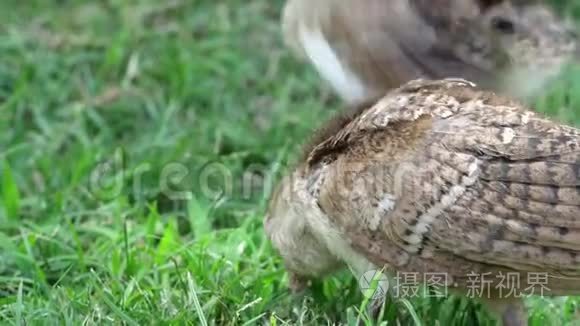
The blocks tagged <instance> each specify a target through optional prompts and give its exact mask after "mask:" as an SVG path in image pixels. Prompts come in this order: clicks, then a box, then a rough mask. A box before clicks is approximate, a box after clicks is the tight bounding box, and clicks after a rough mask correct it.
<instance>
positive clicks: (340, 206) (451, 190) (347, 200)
mask: <svg viewBox="0 0 580 326" xmlns="http://www.w3.org/2000/svg"><path fill="white" fill-rule="evenodd" d="M265 230H266V233H267V234H268V236H269V238H270V240H271V241H272V243H273V245H274V246H275V247H276V249H277V250H278V251H279V253H280V254H281V256H282V257H283V259H284V261H285V264H286V267H287V270H288V272H289V274H290V280H291V287H292V288H293V289H294V290H300V289H301V288H302V287H303V286H304V285H305V284H306V283H305V282H306V280H308V279H309V278H312V277H323V276H325V275H328V274H329V273H332V272H333V271H336V270H339V269H341V268H344V267H345V266H348V267H349V268H350V269H351V270H352V271H353V272H354V273H355V274H356V276H360V275H362V274H364V273H365V272H366V271H370V270H374V269H379V270H380V269H382V268H385V270H386V271H387V272H389V273H390V274H391V275H393V274H394V273H399V272H412V273H418V274H419V275H421V276H425V275H426V274H428V273H444V274H445V275H446V276H447V278H446V280H447V281H446V286H448V287H449V288H450V289H452V290H454V291H457V292H460V293H464V294H465V292H466V291H467V289H468V286H469V282H470V275H486V276H487V277H488V279H489V282H490V283H489V284H488V285H489V287H490V289H491V291H490V292H489V293H486V294H484V295H482V296H481V297H480V299H481V300H483V301H484V302H485V303H487V304H488V306H489V307H490V308H491V309H492V310H493V311H495V312H497V313H498V314H499V316H500V318H501V319H502V320H503V322H504V324H505V325H525V320H526V318H525V313H524V308H523V305H522V303H521V301H520V299H519V298H517V297H505V293H504V295H503V296H502V293H501V292H500V293H498V292H497V289H498V286H499V284H498V283H499V281H500V280H501V279H500V278H499V276H501V275H507V274H508V273H509V275H516V276H518V279H519V280H520V282H518V284H517V285H513V287H514V288H515V290H516V291H521V292H520V293H524V292H525V290H526V289H530V288H532V287H533V284H532V281H531V280H530V278H529V276H530V275H540V274H541V273H545V275H546V277H547V280H546V284H545V285H546V289H542V294H543V295H568V294H578V293H580V281H579V280H580V279H579V276H580V130H578V129H575V128H573V127H568V126H565V125H560V124H557V123H554V122H552V121H550V120H547V119H545V118H543V117H541V116H539V115H538V114H536V113H533V112H531V111H529V110H527V109H526V108H525V107H524V106H522V105H520V104H519V103H518V102H515V101H512V100H509V99H507V98H504V97H501V96H498V95H495V94H494V93H491V92H486V91H481V90H478V89H477V88H476V87H474V85H473V84H471V83H469V82H466V81H463V80H451V79H448V80H441V81H425V80H417V81H412V82H410V83H408V84H405V85H404V86H402V87H400V88H398V89H396V90H393V91H391V92H390V93H388V94H387V95H386V96H384V97H383V98H382V99H381V100H379V101H378V102H377V103H375V104H374V105H370V106H361V107H360V109H359V110H357V111H356V112H355V113H354V114H353V115H351V116H348V117H343V118H340V119H337V120H335V121H333V122H331V123H329V124H328V125H327V126H326V128H322V130H321V132H320V133H319V134H318V135H317V136H316V137H314V140H313V142H312V144H311V145H309V146H307V147H306V149H305V155H304V158H303V160H302V161H301V162H300V163H299V164H298V165H297V166H296V168H295V169H294V170H293V171H291V172H290V173H289V174H288V176H287V177H286V178H285V179H284V180H283V181H282V182H281V184H280V185H279V187H278V189H277V190H276V191H275V193H274V195H273V197H272V200H271V202H270V207H269V210H268V213H267V216H266V219H265ZM535 294H538V293H535Z"/></svg>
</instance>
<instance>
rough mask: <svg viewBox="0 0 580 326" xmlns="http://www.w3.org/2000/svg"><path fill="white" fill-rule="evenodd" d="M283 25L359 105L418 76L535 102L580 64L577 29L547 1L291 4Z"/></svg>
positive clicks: (303, 53) (326, 0) (304, 0)
mask: <svg viewBox="0 0 580 326" xmlns="http://www.w3.org/2000/svg"><path fill="white" fill-rule="evenodd" d="M281 20H282V22H281V25H282V31H283V38H284V40H285V43H286V44H287V45H288V47H289V48H291V49H293V50H294V51H293V52H294V53H296V54H297V55H298V56H299V57H301V58H304V59H306V61H308V62H310V64H311V65H312V66H313V67H314V68H315V69H316V71H318V73H319V74H320V75H321V76H322V77H323V79H325V80H326V81H327V82H328V83H329V84H330V85H331V86H332V88H333V89H334V90H335V91H336V93H338V95H340V97H341V98H342V99H343V100H344V101H345V102H346V103H347V104H352V105H356V104H357V103H362V102H365V101H366V100H369V99H372V98H374V97H377V96H381V95H383V94H384V92H385V91H387V90H389V89H392V88H394V87H398V86H400V85H402V84H403V83H405V82H407V81H410V80H412V79H418V78H425V79H443V78H464V79H467V80H471V81H473V82H476V83H477V84H478V85H479V86H480V87H484V88H486V89H489V90H494V91H497V92H500V93H502V94H505V95H510V96H512V97H516V98H518V99H521V100H528V99H530V98H533V97H534V96H535V95H536V94H537V92H538V91H541V90H542V88H543V87H544V86H546V85H547V83H549V82H550V81H552V80H553V79H554V78H556V77H557V75H558V74H559V73H560V72H561V70H562V68H563V67H565V66H566V65H567V64H568V63H570V62H574V61H575V59H576V57H577V56H578V55H577V53H578V36H577V33H576V30H575V27H574V26H573V24H572V23H571V22H570V20H568V19H566V18H565V17H563V16H561V15H559V14H557V13H556V12H555V10H554V9H553V8H552V7H550V6H549V5H548V4H547V2H545V1H532V0H524V1H516V0H317V1H311V0H288V1H287V2H286V4H285V6H284V9H283V14H282V19H281Z"/></svg>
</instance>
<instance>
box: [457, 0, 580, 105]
mask: <svg viewBox="0 0 580 326" xmlns="http://www.w3.org/2000/svg"><path fill="white" fill-rule="evenodd" d="M455 1H457V0H455ZM462 1H463V0H462ZM475 2H476V5H477V6H476V8H477V9H476V10H471V11H466V12H460V13H457V14H456V17H454V19H455V20H454V21H455V23H456V24H455V25H454V26H451V27H450V28H451V29H452V33H451V35H452V39H451V42H452V43H453V44H454V51H455V54H456V55H457V56H459V57H460V58H462V59H463V60H464V61H466V62H468V63H469V64H471V65H474V66H478V67H480V68H481V69H482V70H488V71H491V72H493V73H494V74H497V75H496V78H498V79H499V80H496V81H495V82H494V84H495V85H496V88H499V89H501V90H502V91H503V92H505V93H508V94H511V95H512V96H517V97H519V98H529V97H531V96H532V95H534V94H535V93H536V92H537V91H539V90H541V88H542V86H545V84H546V83H547V82H549V81H550V80H551V79H553V78H554V77H556V76H557V75H558V74H559V73H560V72H561V70H562V68H563V67H564V66H565V65H567V64H568V63H570V62H571V61H573V60H575V58H576V57H577V54H578V53H579V52H578V49H579V47H580V46H579V40H578V36H577V34H576V31H575V28H574V26H573V24H572V23H571V22H570V21H568V20H566V19H565V18H563V17H561V16H560V15H558V14H557V13H556V11H555V10H554V8H552V7H550V6H549V5H548V4H547V3H546V2H545V1H538V0H476V1H475Z"/></svg>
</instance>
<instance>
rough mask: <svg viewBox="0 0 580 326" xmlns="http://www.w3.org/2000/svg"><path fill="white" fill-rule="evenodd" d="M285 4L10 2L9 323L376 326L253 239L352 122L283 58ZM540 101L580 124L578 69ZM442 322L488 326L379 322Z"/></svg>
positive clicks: (392, 317)
mask: <svg viewBox="0 0 580 326" xmlns="http://www.w3.org/2000/svg"><path fill="white" fill-rule="evenodd" d="M556 4H557V5H558V6H559V7H560V9H562V10H565V11H566V12H567V13H569V14H571V15H572V16H580V15H579V14H580V1H571V0H570V1H559V2H557V3H556ZM282 5H283V1H281V0H276V1H272V0H269V1H268V0H255V1H248V0H227V1H216V0H189V1H186V0H170V1H154V0H127V1H121V0H116V1H115V0H109V1H65V0H61V1H56V0H53V1H49V0H45V1H42V0H35V1H34V0H29V1H25V2H24V1H22V2H16V1H10V0H4V1H2V2H0V51H1V52H0V53H1V56H0V130H1V132H0V323H1V324H16V325H36V324H50V325H57V324H58V325H61V324H62V325H64V324H66V325H79V324H86V325H91V324H116V325H118V324H127V325H139V324H178V325H181V324H190V325H206V324H207V325H252V324H265V323H268V324H271V325H278V324H281V325H282V324H308V325H310V324H327V323H340V324H350V325H356V324H357V322H358V321H360V320H362V321H365V320H366V318H367V316H366V315H365V314H366V312H365V309H364V307H362V306H361V302H362V301H363V300H362V299H363V298H362V295H361V293H360V290H359V289H358V286H357V284H356V280H353V278H352V277H351V276H349V275H348V274H347V273H345V274H342V275H338V276H336V277H333V278H330V279H328V280H326V281H324V282H320V283H316V284H314V287H313V289H312V291H311V292H310V293H309V294H307V295H306V296H302V297H292V296H290V295H289V294H288V291H287V289H286V286H287V279H286V276H285V274H284V272H283V268H282V265H281V261H280V259H279V258H278V257H277V255H276V254H275V253H274V251H273V250H272V249H271V247H270V245H269V244H268V243H267V241H266V240H265V237H264V235H263V232H262V215H263V212H264V208H265V203H266V200H267V192H268V190H269V185H271V184H272V182H273V181H275V180H276V178H277V176H278V175H279V174H280V172H283V169H284V166H285V165H286V162H287V161H288V160H290V161H292V159H293V158H295V157H296V154H297V153H298V152H299V146H300V144H301V143H303V142H304V141H305V140H306V139H307V138H308V135H309V134H310V133H311V131H312V129H314V128H315V127H316V126H318V125H320V124H321V123H322V122H323V121H324V120H325V119H326V118H327V117H329V116H330V115H332V114H333V113H335V112H336V111H337V110H340V108H341V105H340V103H339V101H337V100H336V99H335V98H334V97H333V95H332V93H331V92H330V91H329V89H328V88H327V87H326V86H324V85H323V84H322V83H321V82H320V81H319V79H318V77H317V76H316V74H315V73H314V72H313V71H312V69H311V68H310V67H308V66H307V65H305V64H303V63H301V62H299V61H297V60H296V59H295V58H294V57H293V56H292V55H291V54H290V53H289V52H288V51H287V50H286V49H285V48H284V46H283V44H282V41H281V36H280V31H279V25H278V24H279V22H278V21H279V15H280V11H281V8H282ZM536 102H537V108H538V109H539V110H541V111H544V112H547V113H548V114H550V115H552V116H553V117H555V118H557V119H559V120H561V121H565V122H568V123H572V124H580V74H578V70H577V69H575V68H571V69H569V70H567V72H566V73H564V74H563V76H562V78H561V79H560V80H559V81H558V82H557V83H555V84H553V85H551V86H550V88H549V89H547V90H546V93H545V94H542V95H541V96H539V98H538V99H537V100H536ZM527 303H528V304H529V306H530V308H531V312H530V313H531V315H530V324H531V325H563V324H569V323H572V322H573V321H574V320H575V319H576V318H577V314H578V313H577V306H578V304H579V303H580V299H579V298H558V299H543V298H532V299H530V300H528V301H527ZM435 321H439V324H440V325H475V324H477V323H478V322H479V323H481V324H493V321H492V320H491V319H490V317H489V316H488V315H487V314H486V313H485V312H484V311H483V310H482V309H481V308H480V306H479V305H478V304H476V303H473V302H468V301H466V300H463V299H459V298H455V297H452V298H449V299H445V300H435V299H416V300H411V301H406V300H401V301H400V302H396V303H393V304H390V305H388V307H387V309H386V313H385V317H384V324H387V323H388V324H396V323H397V322H399V323H400V324H402V325H407V324H410V323H417V324H424V325H434V324H435ZM367 323H368V321H367Z"/></svg>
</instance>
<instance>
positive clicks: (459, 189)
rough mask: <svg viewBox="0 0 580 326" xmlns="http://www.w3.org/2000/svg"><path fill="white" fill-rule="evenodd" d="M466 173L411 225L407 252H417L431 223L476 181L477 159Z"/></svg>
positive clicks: (407, 238) (477, 172) (477, 173)
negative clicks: (458, 182)
mask: <svg viewBox="0 0 580 326" xmlns="http://www.w3.org/2000/svg"><path fill="white" fill-rule="evenodd" d="M468 171H469V172H468V174H467V175H466V176H464V177H463V178H462V179H461V183H460V184H459V185H455V186H453V187H451V189H450V190H449V193H447V194H446V195H444V196H443V197H441V201H440V202H439V203H437V204H436V205H434V206H433V207H431V208H429V209H428V210H427V212H426V213H425V214H423V215H421V216H420V217H419V222H417V224H416V225H415V226H414V227H413V229H412V231H413V232H412V234H411V235H409V236H407V237H405V240H406V241H407V242H408V243H409V246H407V248H406V250H407V251H409V252H413V253H417V252H419V250H420V248H421V245H422V243H423V238H424V235H425V234H426V233H427V232H428V231H429V230H430V227H431V224H433V222H435V219H436V218H437V217H438V216H439V215H441V214H442V213H443V211H445V210H446V209H447V208H449V207H450V206H452V205H453V204H455V203H456V202H457V200H458V199H459V198H460V197H461V196H462V195H463V194H464V193H465V192H466V191H467V188H468V187H470V186H472V185H473V184H475V183H476V182H477V178H478V177H479V161H477V160H476V161H475V162H473V163H472V164H471V165H470V166H469V168H468Z"/></svg>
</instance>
